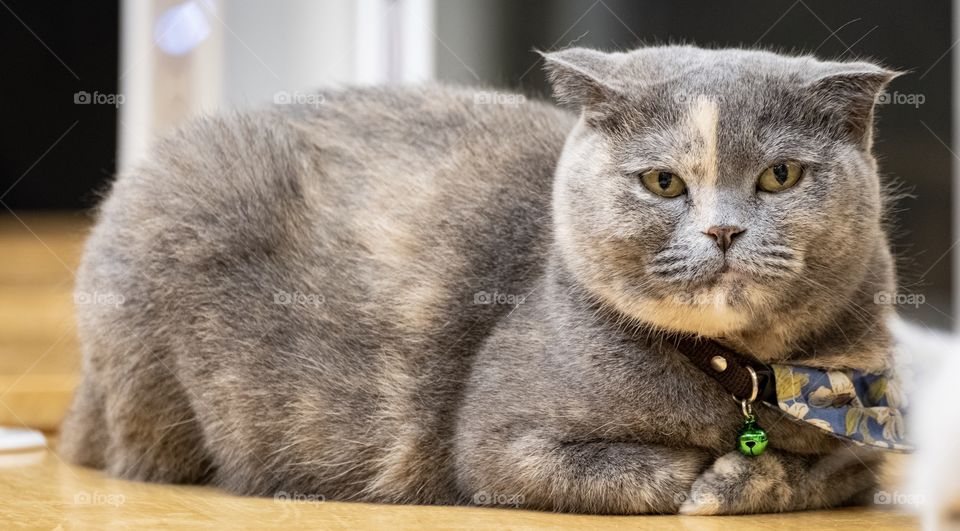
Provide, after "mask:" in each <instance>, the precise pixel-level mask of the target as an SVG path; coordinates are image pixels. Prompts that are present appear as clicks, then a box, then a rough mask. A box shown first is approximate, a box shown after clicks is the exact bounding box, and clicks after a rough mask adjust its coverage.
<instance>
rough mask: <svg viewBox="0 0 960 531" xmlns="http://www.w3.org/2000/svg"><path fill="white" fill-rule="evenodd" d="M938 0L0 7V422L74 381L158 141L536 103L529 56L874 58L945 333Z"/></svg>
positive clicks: (947, 7)
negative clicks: (399, 104)
mask: <svg viewBox="0 0 960 531" xmlns="http://www.w3.org/2000/svg"><path fill="white" fill-rule="evenodd" d="M954 13H955V9H954V8H953V6H952V5H951V2H949V1H946V0H944V1H939V2H935V1H930V2H923V3H922V4H921V3H909V4H908V3H906V2H880V1H865V2H856V3H853V2H835V1H829V0H784V1H770V0H766V1H759V0H744V1H739V2H736V3H732V2H731V3H727V2H714V1H708V0H698V1H671V2H666V1H661V2H654V1H649V0H554V1H547V0H525V1H522V2H518V1H510V0H274V1H270V2H267V1H257V0H219V1H217V0H189V1H182V0H128V1H121V2H119V3H110V2H98V3H96V4H92V3H86V2H53V1H40V0H0V44H2V46H3V49H4V50H5V52H4V53H3V55H2V59H0V61H2V62H3V65H2V66H3V68H2V72H3V73H4V83H3V86H2V89H0V90H2V94H3V98H2V102H3V105H2V110H0V113H2V115H0V117H2V121H0V123H3V124H4V125H5V127H3V128H2V130H0V135H2V141H3V145H4V146H5V149H2V150H0V423H7V424H17V425H20V424H26V425H30V426H34V427H39V428H43V429H51V428H53V427H55V426H56V424H57V422H59V419H60V417H61V416H62V414H63V410H64V408H65V407H66V404H67V401H68V400H69V396H70V392H71V391H72V389H73V386H74V385H75V382H76V375H77V372H78V370H79V357H78V351H77V344H76V340H75V338H74V329H73V321H72V309H73V304H74V302H77V303H83V301H74V300H73V299H72V295H71V287H72V281H73V275H74V270H75V268H76V266H77V263H78V260H79V252H80V249H81V246H82V241H83V237H84V234H85V233H86V231H87V230H88V228H89V220H90V217H89V209H90V208H91V207H92V206H94V205H95V204H96V203H97V200H98V197H99V196H100V194H101V193H102V192H103V191H104V190H105V189H106V186H107V185H108V183H109V182H110V179H111V178H112V176H113V175H114V173H115V172H116V171H118V170H120V169H122V168H126V167H129V166H130V165H132V164H135V163H136V161H137V160H138V159H140V158H141V157H143V156H144V154H145V153H146V152H147V150H148V149H149V146H150V144H151V142H152V141H153V139H154V138H155V137H156V136H157V135H158V134H163V132H164V131H166V130H168V129H169V128H171V127H173V126H175V125H177V124H178V123H181V122H182V121H183V120H185V119H187V118H189V117H190V116H193V115H196V114H199V113H205V112H212V111H215V110H217V109H219V108H224V107H244V106H252V105H265V104H273V103H275V104H283V103H288V102H304V101H311V100H310V98H311V90H314V89H316V88H318V87H324V86H331V85H358V84H379V83H418V82H423V81H429V80H439V81H442V82H449V83H457V84H465V85H483V86H487V87H495V88H498V89H504V90H507V89H510V90H518V91H522V92H523V93H525V94H527V95H528V97H537V98H547V97H548V94H549V93H548V88H547V87H546V86H545V83H544V76H543V73H542V71H541V63H540V60H539V57H538V56H537V55H536V54H535V53H533V51H532V50H533V49H534V48H538V49H544V50H551V49H556V48H562V47H566V46H570V45H574V44H575V45H578V46H589V47H596V48H602V49H607V50H614V49H628V48H632V47H636V46H638V45H640V44H656V43H676V42H686V43H696V44H700V45H706V46H749V47H763V48H767V49H776V50H783V51H804V52H813V53H816V54H817V55H819V56H822V57H827V58H861V57H867V58H872V59H875V60H878V61H880V62H882V63H884V64H886V65H888V66H890V67H892V68H895V69H898V70H908V71H910V74H909V75H907V76H904V77H902V78H900V79H898V80H897V81H895V82H894V84H893V86H892V87H891V88H890V90H889V92H888V93H887V94H885V95H883V96H882V97H881V100H880V103H881V108H880V111H879V115H880V122H879V136H878V141H877V144H876V149H877V151H878V155H879V157H880V161H881V168H882V171H883V173H884V175H885V178H886V179H887V180H888V182H890V183H891V185H894V186H896V187H897V188H898V189H899V190H900V191H901V192H903V193H904V194H905V196H904V197H903V198H902V199H900V200H899V201H898V202H897V203H896V204H895V205H894V208H893V211H892V219H891V226H892V227H893V238H894V245H895V249H896V252H897V254H898V256H899V259H900V275H901V284H902V290H901V295H904V297H901V298H900V299H899V300H900V301H901V302H902V304H900V305H899V309H900V311H901V312H902V313H903V314H904V315H906V316H907V317H909V318H910V319H912V320H914V321H916V322H918V323H920V324H922V325H925V326H929V327H934V328H950V327H952V326H955V324H956V315H957V296H956V293H957V285H958V279H960V276H958V274H957V267H956V266H957V253H958V252H960V249H958V245H957V242H958V240H957V238H958V233H957V222H956V219H957V215H956V212H957V205H958V203H960V201H958V192H957V186H956V180H955V178H954V177H952V175H953V173H952V168H953V167H954V166H955V165H956V163H957V160H958V159H957V155H956V153H960V149H958V148H957V147H955V143H954V138H955V135H954V134H953V129H954V126H955V124H957V123H960V122H958V121H957V120H956V118H955V115H956V114H957V113H956V112H955V107H954V102H955V96H954V89H953V75H954V74H953V73H954V70H955V65H954V63H955V60H954V57H955V56H956V51H957V50H956V45H957V42H958V41H957V37H958V35H957V32H956V29H955V24H954V23H953V20H954V16H955V15H954Z"/></svg>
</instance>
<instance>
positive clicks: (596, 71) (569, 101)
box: [537, 48, 622, 125]
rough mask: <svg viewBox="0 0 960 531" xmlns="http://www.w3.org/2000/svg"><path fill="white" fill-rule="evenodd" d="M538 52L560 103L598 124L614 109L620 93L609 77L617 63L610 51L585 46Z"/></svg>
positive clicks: (618, 101)
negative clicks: (605, 51) (578, 111)
mask: <svg viewBox="0 0 960 531" xmlns="http://www.w3.org/2000/svg"><path fill="white" fill-rule="evenodd" d="M537 53H539V54H540V55H542V56H543V59H544V61H545V63H546V67H545V69H546V71H547V79H549V80H550V85H551V86H552V87H553V96H554V98H556V99H557V101H558V102H559V103H561V104H564V105H570V106H573V107H576V108H578V109H579V110H580V111H581V112H582V113H583V115H584V118H585V119H586V121H587V122H588V123H589V124H591V125H601V122H603V121H604V120H606V119H607V118H609V117H610V115H611V113H612V112H615V107H616V105H617V104H618V103H620V102H621V100H622V95H621V91H620V90H619V89H618V88H617V83H616V81H614V80H613V79H612V74H613V73H615V72H616V70H617V68H618V66H619V65H618V64H617V58H616V57H615V56H614V55H613V54H609V53H604V52H599V51H596V50H589V49H586V48H568V49H566V50H560V51H557V52H540V51H538V52H537Z"/></svg>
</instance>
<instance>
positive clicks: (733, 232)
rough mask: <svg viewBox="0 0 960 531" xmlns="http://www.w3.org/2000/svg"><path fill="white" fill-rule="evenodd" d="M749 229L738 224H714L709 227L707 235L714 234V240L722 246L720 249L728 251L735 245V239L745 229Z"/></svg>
mask: <svg viewBox="0 0 960 531" xmlns="http://www.w3.org/2000/svg"><path fill="white" fill-rule="evenodd" d="M745 230H747V229H745V228H743V227H737V226H736V225H714V226H713V227H710V228H709V229H707V232H705V233H704V234H706V235H707V236H712V237H713V239H714V240H716V241H717V246H718V247H720V250H721V251H723V252H727V249H729V248H730V246H731V245H733V239H734V238H736V237H737V236H739V235H740V234H743V231H745Z"/></svg>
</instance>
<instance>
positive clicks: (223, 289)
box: [61, 46, 896, 514]
mask: <svg viewBox="0 0 960 531" xmlns="http://www.w3.org/2000/svg"><path fill="white" fill-rule="evenodd" d="M545 59H546V63H547V68H548V72H549V76H550V79H551V81H552V84H553V88H554V92H555V94H556V96H557V98H558V99H559V100H560V101H561V102H562V103H564V104H568V105H570V106H573V107H574V108H575V109H577V110H578V113H577V114H572V113H570V112H568V111H565V110H561V109H558V108H556V107H554V106H551V105H548V104H545V103H539V102H532V101H531V102H521V101H518V99H517V98H516V97H513V96H510V97H503V95H501V94H494V95H492V96H491V94H490V93H482V92H474V91H469V90H464V89H455V88H445V87H436V86H428V87H411V88H373V89H355V90H343V91H333V92H328V93H326V94H325V95H324V103H323V104H321V105H300V106H297V105H288V106H278V107H275V108H270V109H265V110H259V111H255V112H244V113H239V114H230V115H222V116H215V117H210V118H205V119H202V120H198V121H195V122H193V123H191V124H190V125H188V126H186V127H184V128H182V129H181V130H180V131H179V132H177V133H176V134H174V135H172V136H170V137H169V138H166V139H165V140H163V141H161V142H160V143H159V145H158V146H157V147H156V150H155V153H154V155H153V157H152V158H151V160H149V161H148V162H146V163H145V164H143V165H142V166H141V167H139V168H138V169H136V170H135V171H132V172H129V173H127V174H124V175H121V176H120V177H119V178H118V179H117V180H116V182H115V183H114V185H113V188H112V190H111V191H110V194H109V197H108V198H107V199H106V201H105V202H104V203H103V205H102V207H101V209H100V212H99V222H98V224H97V226H96V228H95V229H94V231H93V234H92V235H91V237H90V240H89V242H88V244H87V247H86V252H85V254H84V258H83V263H82V267H81V269H80V271H79V274H78V283H77V290H78V292H79V293H82V294H87V295H91V297H88V298H86V299H84V300H93V301H97V300H110V301H116V300H121V301H122V304H86V305H81V306H79V307H78V319H79V330H80V335H81V340H82V345H83V352H84V363H83V369H84V378H83V382H82V385H81V387H80V390H79V392H78V394H77V397H76V400H75V403H74V405H73V407H72V410H71V412H70V414H69V416H68V418H67V420H66V422H65V424H64V427H63V435H62V441H61V451H62V452H63V454H64V455H65V456H67V458H69V459H70V460H71V461H73V462H75V463H80V464H84V465H88V466H92V467H97V468H103V469H105V470H107V471H108V472H109V473H110V474H112V475H115V476H119V477H124V478H131V479H140V480H146V481H159V482H176V483H208V484H212V485H216V486H219V487H222V488H224V489H227V490H229V491H231V492H235V493H242V494H252V495H274V494H276V493H278V492H283V493H287V494H288V495H297V496H324V497H325V498H326V499H338V500H363V501H371V502H386V503H422V504H468V503H475V504H502V505H510V506H522V507H528V508H537V509H547V510H555V511H574V512H584V513H623V514H630V513H674V512H678V511H679V512H682V513H688V514H729V513H753V512H765V511H786V510H798V509H811V508H821V507H831V506H837V505H843V504H850V503H857V502H862V501H863V500H865V499H867V498H868V497H870V496H871V495H872V493H873V488H874V482H875V474H874V470H875V469H876V465H877V463H879V461H880V457H879V456H878V455H877V453H875V452H871V451H867V450H863V449H854V448H852V447H848V446H846V445H845V444H844V443H842V442H840V441H839V440H837V439H835V438H832V437H830V436H829V435H827V434H825V433H823V432H820V431H818V430H817V429H816V428H813V427H811V426H808V425H803V424H802V423H797V422H792V421H790V420H782V418H781V414H780V413H778V412H776V411H774V410H773V409H769V408H762V410H760V411H759V412H758V414H759V420H760V422H761V423H762V425H763V426H765V427H766V428H767V430H768V432H769V434H770V441H771V442H770V445H771V447H770V449H769V450H768V451H767V452H766V453H765V454H763V455H761V456H759V457H744V456H743V455H741V454H740V453H737V452H736V451H734V448H735V441H736V435H737V430H738V428H739V427H740V426H741V424H742V415H741V413H740V406H739V404H737V403H736V402H735V401H734V400H733V399H732V398H731V396H730V395H729V394H728V393H726V392H725V391H723V388H721V387H720V385H718V384H717V382H716V381H714V380H713V379H711V378H710V377H709V376H707V374H706V373H704V372H702V371H700V370H699V369H697V368H695V367H694V366H693V365H692V364H691V363H690V362H689V361H688V360H687V358H685V357H684V356H683V355H681V354H680V353H679V352H678V351H677V350H676V349H675V348H674V346H673V344H672V343H671V342H670V341H666V340H664V337H665V334H667V333H671V332H684V333H690V334H697V335H700V336H705V337H709V338H713V339H717V340H720V341H722V342H723V343H724V344H726V345H728V346H730V347H733V348H735V349H737V350H738V351H740V352H742V353H744V354H749V355H752V356H754V357H756V358H758V359H759V360H761V361H764V362H770V361H780V362H789V363H795V364H804V365H814V366H818V367H853V368H858V369H881V368H885V367H886V366H887V365H888V364H889V356H888V351H889V350H890V349H889V347H890V345H889V343H890V337H889V333H888V331H887V328H886V326H885V319H886V317H887V316H888V313H889V311H890V310H889V306H880V305H876V304H873V300H874V293H876V292H880V291H893V289H894V271H893V267H892V260H891V255H890V251H889V247H888V243H887V238H886V235H885V233H884V230H883V226H882V217H883V211H884V208H883V206H884V193H883V189H882V186H881V183H880V180H879V179H878V176H877V167H876V162H875V160H874V158H873V156H872V155H871V138H872V129H873V125H872V122H873V108H874V101H875V98H876V96H877V94H878V93H879V91H881V90H882V89H883V87H884V86H885V85H886V83H887V82H889V81H890V80H891V79H892V78H893V77H895V75H896V73H894V72H891V71H888V70H886V69H883V68H881V67H878V66H876V65H873V64H869V63H865V62H821V61H818V60H816V59H814V58H811V57H787V56H783V55H777V54H773V53H769V52H762V51H745V50H705V49H699V48H694V47H674V46H669V47H656V48H643V49H639V50H636V51H632V52H629V53H609V54H608V53H601V52H596V51H591V50H585V49H568V50H564V51H560V52H556V53H550V54H547V55H545Z"/></svg>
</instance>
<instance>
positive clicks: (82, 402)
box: [57, 374, 110, 468]
mask: <svg viewBox="0 0 960 531" xmlns="http://www.w3.org/2000/svg"><path fill="white" fill-rule="evenodd" d="M109 441H110V437H109V436H108V434H107V430H106V421H105V419H104V417H103V396H102V393H101V392H100V390H99V389H97V387H96V382H95V381H94V379H93V378H92V377H91V375H90V374H87V376H85V377H84V379H83V381H82V382H80V386H79V387H78V388H77V392H76V394H75V395H74V397H73V403H72V404H71V405H70V410H69V411H68V412H67V415H66V417H64V421H63V425H62V426H61V427H60V437H59V440H58V444H57V452H58V453H59V454H60V455H61V456H63V457H64V458H65V459H67V460H68V461H70V462H71V463H75V464H78V465H83V466H88V467H91V468H103V467H104V466H105V461H104V458H105V456H104V449H106V447H107V444H108V443H109Z"/></svg>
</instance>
